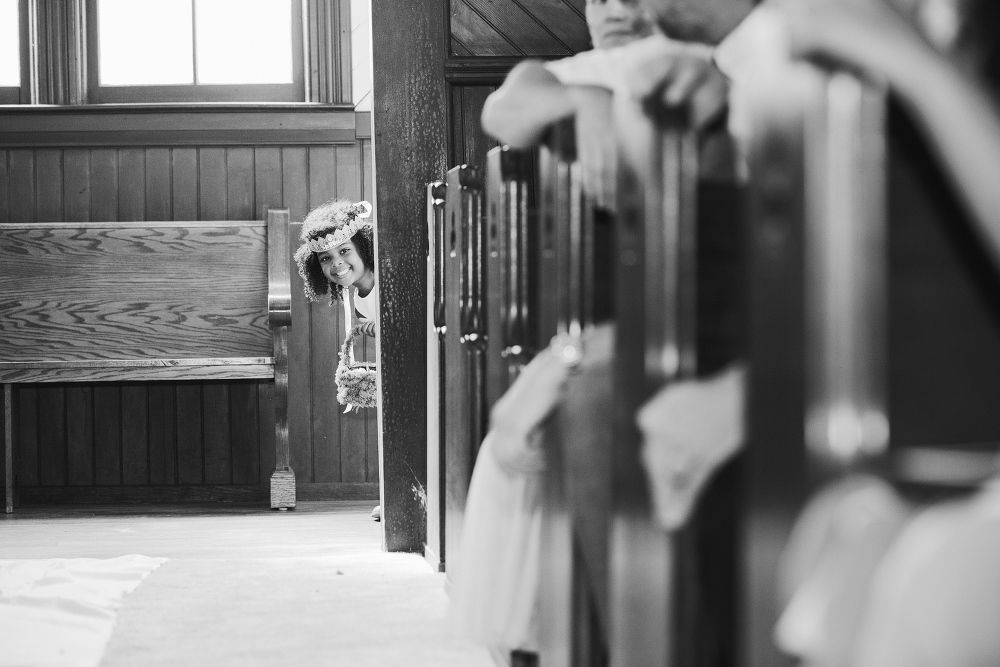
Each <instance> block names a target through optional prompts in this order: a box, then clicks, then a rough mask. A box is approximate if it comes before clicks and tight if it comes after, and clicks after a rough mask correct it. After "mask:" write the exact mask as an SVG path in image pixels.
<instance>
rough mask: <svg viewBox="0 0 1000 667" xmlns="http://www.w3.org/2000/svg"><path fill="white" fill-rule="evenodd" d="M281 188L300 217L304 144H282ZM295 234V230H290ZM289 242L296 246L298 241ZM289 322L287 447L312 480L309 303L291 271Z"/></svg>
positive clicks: (298, 470) (292, 215)
mask: <svg viewBox="0 0 1000 667" xmlns="http://www.w3.org/2000/svg"><path fill="white" fill-rule="evenodd" d="M281 154H282V155H281V158H282V174H281V183H282V192H283V193H284V202H283V204H284V206H285V208H287V209H288V213H289V219H290V220H293V221H301V220H302V219H303V218H304V217H305V215H306V213H307V212H308V210H309V155H308V149H306V148H299V147H295V148H283V149H282V151H281ZM293 235H295V236H296V237H297V236H298V230H297V229H296V231H294V232H293ZM289 245H294V246H295V247H298V243H295V242H290V243H289ZM290 277H291V289H292V322H293V324H292V326H291V327H290V328H289V330H288V449H289V456H290V459H291V466H292V470H294V471H295V478H296V480H297V481H299V482H311V481H313V468H312V443H311V436H312V429H311V427H310V424H311V423H312V418H313V414H312V403H311V401H310V400H309V399H308V397H309V395H310V392H311V372H312V371H311V363H310V360H311V356H312V343H311V340H310V337H309V332H310V331H311V329H312V306H311V305H310V304H309V302H308V301H306V299H305V298H304V297H303V293H302V278H301V277H300V276H299V274H298V271H292V272H291V276H290Z"/></svg>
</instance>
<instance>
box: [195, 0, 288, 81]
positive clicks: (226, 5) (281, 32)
mask: <svg viewBox="0 0 1000 667" xmlns="http://www.w3.org/2000/svg"><path fill="white" fill-rule="evenodd" d="M196 8H197V9H196V11H197V34H198V83H223V84H224V83H292V0H197V3H196Z"/></svg>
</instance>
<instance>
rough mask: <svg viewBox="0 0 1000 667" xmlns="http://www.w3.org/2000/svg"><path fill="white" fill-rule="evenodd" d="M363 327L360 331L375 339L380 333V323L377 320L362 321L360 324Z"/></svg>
mask: <svg viewBox="0 0 1000 667" xmlns="http://www.w3.org/2000/svg"><path fill="white" fill-rule="evenodd" d="M358 326H360V327H361V329H360V331H361V333H363V334H364V335H366V336H371V337H373V338H374V337H375V333H376V332H377V331H378V323H377V321H376V320H364V319H363V320H361V322H360V323H359V324H358Z"/></svg>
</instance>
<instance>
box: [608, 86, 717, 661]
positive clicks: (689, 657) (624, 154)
mask: <svg viewBox="0 0 1000 667" xmlns="http://www.w3.org/2000/svg"><path fill="white" fill-rule="evenodd" d="M615 124H616V126H617V127H619V128H621V127H623V126H628V127H630V128H631V131H632V132H636V131H638V130H641V132H642V135H643V138H644V141H641V142H640V141H637V142H636V143H635V144H631V145H630V144H629V143H628V142H624V141H622V142H620V144H621V145H620V149H619V150H620V159H619V181H618V214H617V225H618V227H617V240H618V244H617V253H618V269H617V270H618V274H617V277H618V284H617V300H616V302H617V306H618V309H617V314H616V318H615V321H616V324H617V336H616V341H615V342H616V349H615V368H616V374H615V390H614V394H615V400H616V411H615V413H616V415H617V419H616V423H615V459H614V515H613V520H612V526H611V538H610V539H611V546H610V549H611V554H610V558H611V563H610V567H611V583H610V587H611V655H612V664H613V665H621V666H625V665H635V666H637V667H638V666H639V665H666V664H671V665H693V664H699V663H698V662H697V660H696V656H697V652H698V649H699V648H700V647H699V646H698V642H697V637H698V636H699V634H700V633H701V632H702V631H703V630H704V628H701V627H699V625H698V616H697V610H698V606H697V605H698V600H697V599H695V598H694V597H693V595H694V594H695V591H690V590H687V589H688V588H690V587H692V586H693V585H694V583H695V582H694V581H693V578H692V576H691V574H690V569H691V568H692V567H696V562H694V558H695V554H694V553H692V544H691V541H690V533H689V532H688V533H683V532H682V533H680V534H676V535H668V534H667V533H665V532H664V531H663V530H662V529H660V528H659V527H658V526H657V525H655V523H654V520H653V517H652V514H651V512H652V509H651V508H652V504H651V498H650V495H649V493H650V492H649V490H648V488H647V483H646V477H645V473H644V472H643V469H642V467H641V462H640V455H639V448H640V445H641V436H640V434H639V432H638V429H637V427H636V425H635V414H636V412H637V410H638V409H639V407H640V406H641V405H642V404H643V403H644V402H645V401H646V400H648V399H649V398H650V397H651V396H652V395H653V393H655V392H656V391H657V390H658V389H660V388H661V387H662V386H663V385H664V384H665V383H666V382H669V381H671V380H675V379H683V378H693V377H695V375H696V372H697V363H698V356H697V347H696V343H697V340H696V333H697V320H696V318H697V303H696V297H697V290H696V288H697V284H696V279H697V264H696V262H697V258H696V251H697V244H696V241H697V225H698V211H697V177H698V156H697V139H696V137H695V136H694V133H693V132H691V131H689V130H687V129H686V121H685V119H684V117H683V115H681V114H668V113H666V112H661V113H658V114H656V115H653V114H651V113H649V112H647V110H644V109H642V108H641V107H640V106H639V105H638V104H637V103H634V102H630V101H628V100H625V99H621V98H619V99H616V101H615Z"/></svg>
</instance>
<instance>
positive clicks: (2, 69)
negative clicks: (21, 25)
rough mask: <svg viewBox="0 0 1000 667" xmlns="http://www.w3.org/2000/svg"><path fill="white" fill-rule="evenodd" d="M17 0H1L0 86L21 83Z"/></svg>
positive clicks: (18, 84)
mask: <svg viewBox="0 0 1000 667" xmlns="http://www.w3.org/2000/svg"><path fill="white" fill-rule="evenodd" d="M17 5H18V1H17V0H0V86H20V85H21V57H20V56H21V54H20V42H21V40H20V39H18V29H17Z"/></svg>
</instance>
